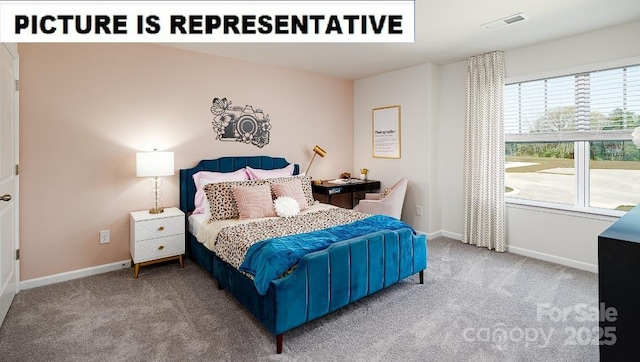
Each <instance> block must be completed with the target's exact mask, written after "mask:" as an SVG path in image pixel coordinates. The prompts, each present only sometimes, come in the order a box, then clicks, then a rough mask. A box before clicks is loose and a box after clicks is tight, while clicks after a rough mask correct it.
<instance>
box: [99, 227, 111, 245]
mask: <svg viewBox="0 0 640 362" xmlns="http://www.w3.org/2000/svg"><path fill="white" fill-rule="evenodd" d="M110 241H111V231H109V230H100V244H106V243H108V242H110Z"/></svg>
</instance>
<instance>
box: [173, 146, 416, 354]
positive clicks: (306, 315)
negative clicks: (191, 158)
mask: <svg viewBox="0 0 640 362" xmlns="http://www.w3.org/2000/svg"><path fill="white" fill-rule="evenodd" d="M288 165H290V163H289V162H288V161H287V160H285V159H284V158H278V157H269V156H251V157H222V158H218V159H213V160H203V161H200V162H199V163H198V164H197V165H196V166H195V167H193V168H189V169H182V170H180V209H181V210H182V211H184V212H185V213H186V214H187V230H188V231H189V232H188V233H187V236H186V253H187V255H188V256H189V257H190V258H191V259H192V260H194V261H195V262H196V263H197V264H199V265H201V266H202V267H203V268H204V269H205V270H206V271H207V272H209V273H210V274H212V275H213V277H214V278H215V279H216V280H217V283H218V289H220V290H222V289H224V290H226V291H228V292H229V293H231V294H232V295H233V296H234V297H235V298H236V299H237V300H238V301H239V302H240V303H241V304H242V305H243V306H244V307H245V308H246V309H247V310H248V311H249V312H251V314H253V316H254V317H255V318H256V319H257V320H258V321H260V322H261V324H263V325H264V327H265V328H266V329H267V330H268V331H269V332H270V333H272V334H273V335H274V336H275V337H276V353H278V354H279V353H282V348H283V334H284V333H285V332H287V331H289V330H291V329H293V328H295V327H298V326H300V325H302V324H304V323H306V322H309V321H311V320H313V319H316V318H319V317H321V316H323V315H326V314H328V313H330V312H332V311H335V310H337V309H339V308H342V307H344V306H346V305H347V304H349V303H352V302H354V301H356V300H359V299H361V298H363V297H365V296H368V295H371V294H373V293H375V292H377V291H379V290H381V289H383V288H386V287H388V286H390V285H393V284H395V283H397V282H398V281H400V280H402V279H404V278H407V277H409V276H411V275H414V274H419V280H420V283H421V284H423V283H424V278H423V273H424V270H425V269H426V267H427V246H426V237H425V235H423V234H416V233H414V231H413V230H412V229H410V228H404V229H397V230H378V231H375V232H371V233H368V234H366V235H363V236H358V237H354V238H351V239H348V240H341V241H338V242H335V243H333V244H331V245H330V246H329V247H327V248H326V249H324V250H319V251H315V252H312V253H309V254H306V255H305V256H304V257H302V259H300V260H299V262H298V263H297V265H296V266H295V268H293V270H292V271H290V272H289V273H288V274H286V276H284V277H280V278H278V279H275V280H273V281H271V282H270V283H269V284H268V286H267V288H266V293H265V292H263V293H260V292H258V289H257V288H256V284H255V283H254V280H253V279H252V278H251V277H250V276H247V274H246V273H244V272H241V271H239V270H238V269H237V268H236V267H234V266H232V265H231V264H230V263H228V262H225V261H224V260H222V258H221V257H220V256H219V255H217V254H216V253H215V252H213V251H211V250H210V249H208V248H207V246H205V245H204V244H203V243H201V242H199V241H198V240H197V238H196V235H197V234H198V231H197V230H196V229H197V228H202V227H203V224H206V222H207V221H206V219H205V218H204V217H203V216H202V215H191V213H192V211H193V210H194V208H195V203H194V198H195V194H196V185H195V182H194V181H193V175H194V174H195V173H197V172H199V171H213V172H225V173H227V172H229V173H230V172H235V171H238V170H240V169H242V168H245V167H247V166H249V167H251V168H254V169H261V170H275V169H281V168H283V167H285V166H288ZM298 173H299V166H298V165H294V170H293V174H294V175H297V174H298Z"/></svg>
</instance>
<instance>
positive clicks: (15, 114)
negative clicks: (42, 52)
mask: <svg viewBox="0 0 640 362" xmlns="http://www.w3.org/2000/svg"><path fill="white" fill-rule="evenodd" d="M0 44H1V45H0V47H2V48H3V49H2V51H3V52H4V51H6V53H7V54H8V55H9V57H11V59H12V61H13V79H12V81H13V83H14V84H10V85H9V87H10V88H13V89H12V102H11V103H12V104H11V107H12V114H11V123H12V128H13V134H12V135H11V139H12V141H13V145H12V148H13V149H12V153H13V154H12V159H11V162H12V163H13V165H12V169H13V170H12V171H11V172H12V173H14V174H13V175H12V181H11V183H12V186H13V189H8V190H7V191H8V192H10V194H11V197H12V200H11V202H12V205H11V206H10V207H11V210H8V211H7V212H10V213H12V215H11V218H12V220H13V225H12V226H11V227H12V228H13V230H12V232H11V234H12V240H11V241H10V243H11V246H10V252H9V253H10V255H9V260H11V262H12V264H13V265H12V271H13V276H12V278H10V279H9V280H11V279H13V281H12V282H9V283H10V284H13V285H12V286H11V287H9V289H8V292H7V293H8V294H7V295H6V296H10V297H11V299H7V300H3V303H5V302H9V307H10V305H11V302H12V301H13V298H14V297H15V295H16V294H17V293H18V292H19V291H20V261H19V260H18V257H16V256H17V255H16V254H17V252H16V251H17V250H19V247H20V242H19V240H20V222H19V214H20V209H19V205H20V201H19V200H20V198H19V192H20V184H19V180H20V179H19V169H18V166H17V165H19V162H18V160H19V154H18V152H19V150H20V145H19V141H20V139H19V135H20V132H19V123H20V122H19V119H20V116H19V104H20V103H19V58H18V45H17V44H16V43H0ZM3 56H4V55H3ZM3 259H4V255H3ZM3 291H4V289H3ZM4 307H6V305H5V304H3V312H2V316H1V317H0V321H4V318H5V317H6V315H5V313H6V312H7V311H6V310H4Z"/></svg>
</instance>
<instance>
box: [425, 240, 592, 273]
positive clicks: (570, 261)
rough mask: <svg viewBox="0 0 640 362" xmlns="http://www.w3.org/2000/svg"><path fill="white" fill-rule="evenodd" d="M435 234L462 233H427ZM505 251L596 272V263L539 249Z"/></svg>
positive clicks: (511, 249)
mask: <svg viewBox="0 0 640 362" xmlns="http://www.w3.org/2000/svg"><path fill="white" fill-rule="evenodd" d="M436 234H437V236H434V237H438V236H444V237H447V238H451V239H456V240H462V234H457V233H452V232H449V231H445V230H440V231H437V232H435V233H432V234H429V235H436ZM507 252H509V253H513V254H518V255H522V256H526V257H529V258H533V259H539V260H544V261H548V262H550V263H555V264H560V265H565V266H568V267H572V268H576V269H580V270H586V271H588V272H592V273H597V272H598V266H597V265H596V264H589V263H585V262H582V261H577V260H573V259H568V258H563V257H561V256H556V255H552V254H547V253H542V252H539V251H535V250H529V249H525V248H520V247H517V246H511V245H507Z"/></svg>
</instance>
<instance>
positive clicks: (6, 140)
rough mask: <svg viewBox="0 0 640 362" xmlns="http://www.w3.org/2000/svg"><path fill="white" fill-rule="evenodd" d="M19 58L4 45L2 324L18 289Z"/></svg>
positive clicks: (0, 111) (0, 103) (0, 101)
mask: <svg viewBox="0 0 640 362" xmlns="http://www.w3.org/2000/svg"><path fill="white" fill-rule="evenodd" d="M16 69H17V68H16V60H15V59H14V57H13V56H12V55H11V53H10V52H9V50H8V49H7V48H6V46H5V44H0V324H2V321H3V320H4V317H5V315H6V314H7V311H8V310H9V306H10V305H11V301H13V297H14V296H15V295H16V292H17V290H18V283H17V279H18V266H17V265H18V264H17V261H16V255H15V254H16V249H17V245H18V243H17V235H18V230H17V226H16V225H17V224H16V221H17V217H18V213H17V209H18V203H17V196H18V195H17V191H18V180H17V176H16V168H15V167H16V166H15V165H16V159H17V152H16V151H17V147H15V145H16V144H17V137H16V135H17V127H18V123H17V122H14V120H15V119H17V117H16V116H17V93H16V88H17V87H16V78H17V77H16Z"/></svg>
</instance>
